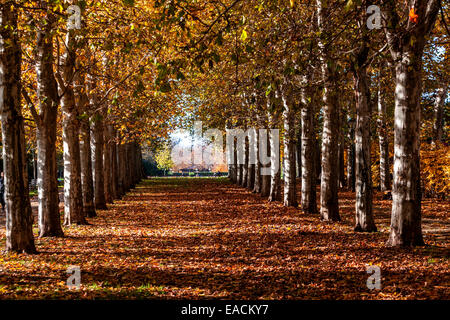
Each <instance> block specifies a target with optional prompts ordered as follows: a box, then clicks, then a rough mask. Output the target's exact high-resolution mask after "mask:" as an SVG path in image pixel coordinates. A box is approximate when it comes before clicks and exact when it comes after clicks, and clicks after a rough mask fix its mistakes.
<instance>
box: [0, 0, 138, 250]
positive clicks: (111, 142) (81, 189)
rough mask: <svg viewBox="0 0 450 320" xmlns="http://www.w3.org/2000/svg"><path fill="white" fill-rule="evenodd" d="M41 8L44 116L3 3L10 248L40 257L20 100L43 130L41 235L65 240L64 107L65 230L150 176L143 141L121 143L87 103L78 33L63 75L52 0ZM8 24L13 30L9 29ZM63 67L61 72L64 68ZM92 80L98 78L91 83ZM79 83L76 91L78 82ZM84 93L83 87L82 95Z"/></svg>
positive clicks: (2, 94)
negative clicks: (59, 153)
mask: <svg viewBox="0 0 450 320" xmlns="http://www.w3.org/2000/svg"><path fill="white" fill-rule="evenodd" d="M39 5H40V6H41V7H42V9H43V10H44V12H47V15H46V16H45V19H44V20H45V23H43V24H42V25H41V26H38V28H37V38H36V51H35V52H36V57H35V58H36V74H37V92H36V93H37V100H38V103H39V112H38V111H37V109H36V108H35V106H34V104H33V102H32V101H31V99H30V97H29V96H28V95H27V93H26V91H24V89H23V88H22V87H21V61H22V57H21V45H20V42H19V38H18V32H16V31H17V7H16V6H15V4H14V2H11V1H6V2H3V3H2V4H0V10H1V11H0V36H1V38H0V42H1V51H0V71H1V72H0V110H1V117H2V118H1V122H2V139H3V161H4V171H5V200H6V250H7V251H15V252H26V253H34V252H36V248H35V245H34V237H33V230H32V227H33V217H32V212H31V205H30V198H29V190H28V188H29V187H28V176H27V171H26V165H27V163H26V152H25V146H26V145H25V138H24V122H23V117H22V105H21V95H22V94H23V95H24V97H25V100H26V102H27V104H28V106H29V107H30V110H31V112H32V115H33V118H34V120H35V122H36V130H37V135H36V136H37V149H38V157H37V172H38V179H37V187H38V199H39V209H38V227H39V236H40V237H46V236H63V235H64V234H63V229H62V226H61V217H60V213H59V195H58V180H57V162H56V140H57V130H56V128H57V118H58V109H59V105H61V110H62V124H63V150H64V155H63V159H64V224H65V225H72V224H86V223H87V220H86V217H93V216H95V215H96V212H95V210H96V209H106V208H107V206H106V204H107V203H112V202H113V200H114V199H119V198H120V197H121V196H122V195H123V194H125V193H126V192H127V191H128V190H130V189H131V188H133V187H134V185H135V184H136V183H137V182H138V181H139V180H140V179H141V178H142V177H143V167H142V155H141V148H140V146H139V144H138V143H137V142H127V143H120V141H119V139H118V135H117V132H116V131H115V129H114V127H113V125H112V124H111V123H109V122H108V121H107V120H106V119H105V117H104V116H105V112H104V110H103V109H102V108H101V109H100V110H101V111H100V112H96V113H95V112H94V115H92V116H91V117H89V116H87V115H88V114H89V111H90V110H91V109H94V110H98V109H99V108H98V103H97V101H96V97H95V95H92V96H91V97H88V96H87V94H86V91H89V90H84V89H81V90H80V88H84V79H83V78H82V76H81V75H80V74H78V73H76V72H75V66H76V51H75V47H76V44H75V40H74V39H75V35H74V34H73V32H74V31H73V30H68V32H67V34H66V41H65V52H64V54H63V55H62V57H61V59H60V61H59V65H58V70H56V71H55V70H54V68H53V63H54V58H53V51H54V50H53V49H54V48H53V34H52V29H51V28H52V22H54V19H55V17H54V15H53V13H52V11H51V10H50V9H48V4H47V2H46V1H40V2H39ZM5 26H7V27H5ZM59 68H61V70H59ZM91 80H92V79H91ZM75 82H76V83H77V86H75V85H74V83H75ZM76 88H78V89H76Z"/></svg>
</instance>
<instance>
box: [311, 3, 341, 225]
mask: <svg viewBox="0 0 450 320" xmlns="http://www.w3.org/2000/svg"><path fill="white" fill-rule="evenodd" d="M316 2H317V17H318V26H319V30H320V32H326V31H327V30H326V28H325V25H326V24H325V22H324V20H325V19H326V18H325V17H326V16H327V12H325V11H328V10H327V7H326V5H324V3H323V2H326V1H325V0H317V1H316ZM328 25H329V24H328ZM319 49H320V64H321V72H322V78H323V84H324V88H323V132H322V161H321V162H322V172H321V181H320V216H321V218H322V220H324V221H340V220H341V218H340V216H339V203H338V170H336V168H337V167H338V146H339V105H338V97H337V95H336V76H337V75H336V70H334V66H333V63H330V61H332V59H331V58H330V57H329V56H328V52H329V51H328V50H326V49H325V46H324V44H323V42H322V41H321V40H320V41H319Z"/></svg>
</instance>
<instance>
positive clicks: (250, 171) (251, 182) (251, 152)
mask: <svg viewBox="0 0 450 320" xmlns="http://www.w3.org/2000/svg"><path fill="white" fill-rule="evenodd" d="M249 130H250V131H249V139H248V164H247V188H248V189H250V190H253V188H254V186H255V140H256V130H255V129H254V128H251V129H249Z"/></svg>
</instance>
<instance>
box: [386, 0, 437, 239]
mask: <svg viewBox="0 0 450 320" xmlns="http://www.w3.org/2000/svg"><path fill="white" fill-rule="evenodd" d="M383 2H384V1H383ZM439 4H440V1H438V0H416V1H415V11H416V13H417V15H418V17H419V18H418V21H417V23H414V25H413V26H412V25H411V24H412V22H411V21H409V22H408V25H407V26H406V28H407V30H405V27H404V26H400V25H399V24H398V22H399V19H398V16H397V12H396V8H395V4H394V3H393V2H386V3H385V6H386V8H385V10H386V11H384V12H383V14H384V16H385V17H384V19H383V21H384V23H386V24H387V26H388V27H386V26H385V33H386V38H387V40H388V44H389V46H390V51H391V55H392V58H393V60H394V61H395V62H394V64H395V121H394V123H395V124H394V181H393V190H392V215H391V232H390V235H389V240H388V241H387V245H388V246H416V245H423V244H424V242H423V236H422V217H421V198H422V192H421V188H420V152H419V146H420V144H419V137H420V99H421V95H422V85H421V81H422V57H423V49H424V46H425V43H426V38H427V37H428V36H429V34H430V32H431V30H432V29H433V26H434V24H435V22H436V17H437V14H438V12H439Z"/></svg>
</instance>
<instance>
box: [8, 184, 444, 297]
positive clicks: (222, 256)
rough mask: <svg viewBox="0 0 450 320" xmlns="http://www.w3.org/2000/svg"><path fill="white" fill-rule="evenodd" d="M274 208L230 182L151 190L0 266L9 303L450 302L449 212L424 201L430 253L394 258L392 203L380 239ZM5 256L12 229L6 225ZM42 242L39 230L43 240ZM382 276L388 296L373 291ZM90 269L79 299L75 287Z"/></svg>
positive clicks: (344, 200)
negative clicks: (75, 275)
mask: <svg viewBox="0 0 450 320" xmlns="http://www.w3.org/2000/svg"><path fill="white" fill-rule="evenodd" d="M340 208H341V215H342V219H343V221H342V222H341V223H335V224H327V223H323V222H321V221H320V220H319V217H318V215H310V214H309V215H308V214H304V213H303V212H302V211H301V210H299V209H294V208H285V207H283V206H282V204H281V203H268V202H267V201H266V200H265V199H262V198H261V197H260V196H259V195H256V194H252V193H251V192H249V191H247V190H246V189H243V188H240V187H237V186H234V185H232V184H230V183H229V182H228V181H227V180H226V179H212V178H158V179H151V180H146V181H144V182H143V183H142V184H141V185H139V186H138V187H137V188H136V189H134V190H133V191H132V192H130V193H129V194H128V195H127V196H125V197H124V198H123V200H121V201H117V202H116V203H114V204H113V205H110V206H109V210H107V211H99V212H98V217H96V218H92V219H89V222H90V223H91V225H89V226H74V227H65V228H64V231H65V235H66V236H65V237H64V238H43V239H37V240H36V245H37V249H38V250H39V254H38V255H32V256H29V255H16V254H4V253H2V254H1V255H0V298H3V299H18V298H19V299H36V298H54V299H92V298H97V299H105V298H106V299H110V298H121V299H122V298H158V299H161V298H162V299H173V298H189V299H204V298H220V299H449V298H450V285H449V284H450V272H449V243H450V237H449V231H450V217H449V215H448V212H450V204H449V202H448V201H447V202H442V201H441V202H438V201H436V200H428V199H426V200H424V201H423V229H424V236H425V241H426V243H427V244H428V245H427V246H426V247H421V248H415V249H396V248H386V247H385V245H384V243H385V241H386V239H387V237H388V231H389V216H390V200H381V195H380V194H376V195H375V202H374V212H375V215H376V223H377V226H378V229H379V232H377V233H372V234H367V233H354V232H353V220H354V219H353V215H354V194H352V193H351V192H342V193H340ZM0 223H2V225H3V227H2V230H1V231H0V245H1V246H2V247H4V242H5V231H4V219H3V217H2V220H1V221H0ZM35 232H36V234H37V230H35ZM371 264H372V265H378V266H380V268H381V277H382V280H381V290H372V291H371V290H369V289H368V288H367V285H366V281H367V278H368V277H369V276H370V275H369V274H367V273H366V268H367V265H371ZM69 266H80V268H81V288H80V290H78V291H77V290H69V289H68V288H67V285H66V280H67V278H68V275H67V274H66V270H67V268H68V267H69Z"/></svg>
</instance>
